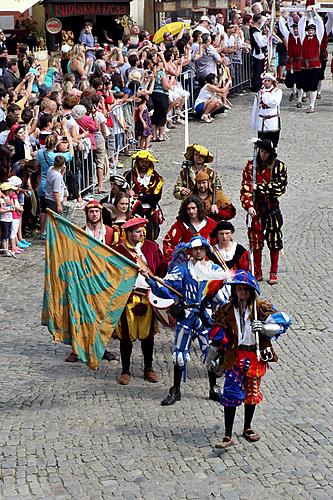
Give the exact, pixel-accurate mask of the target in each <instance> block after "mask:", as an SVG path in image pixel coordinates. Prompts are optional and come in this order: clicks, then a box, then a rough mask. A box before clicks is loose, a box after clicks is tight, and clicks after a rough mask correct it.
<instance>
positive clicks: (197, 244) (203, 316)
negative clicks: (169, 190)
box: [141, 236, 230, 406]
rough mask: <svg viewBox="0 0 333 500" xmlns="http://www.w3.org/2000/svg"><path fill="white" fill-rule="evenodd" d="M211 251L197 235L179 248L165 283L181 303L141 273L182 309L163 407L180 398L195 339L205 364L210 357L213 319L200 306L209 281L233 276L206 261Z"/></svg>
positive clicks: (144, 274)
mask: <svg viewBox="0 0 333 500" xmlns="http://www.w3.org/2000/svg"><path fill="white" fill-rule="evenodd" d="M208 251H211V246H210V245H209V243H208V241H207V240H206V239H205V238H203V237H202V236H195V237H193V238H192V239H191V240H190V241H189V243H187V244H180V245H178V247H177V248H176V250H175V252H174V256H173V259H172V262H171V263H170V266H169V271H168V274H167V275H166V276H165V278H164V280H163V281H164V283H165V284H166V285H169V286H171V287H173V288H174V289H175V290H176V291H177V292H178V293H181V294H182V295H183V299H181V303H179V296H178V295H177V294H176V293H174V292H173V291H171V290H170V289H169V288H167V287H166V286H162V285H160V284H158V283H157V282H156V281H154V279H151V278H149V275H148V273H147V272H146V271H141V273H142V274H143V276H144V277H145V278H146V279H147V283H148V284H149V286H150V287H151V290H152V292H153V293H154V294H155V295H157V296H158V297H162V298H166V299H174V300H175V301H176V302H178V308H179V310H178V315H177V316H178V317H177V323H176V335H175V339H174V344H173V363H174V381H173V386H172V387H171V388H170V390H169V394H168V396H167V397H166V398H165V399H163V401H162V402H161V404H162V406H170V405H173V404H174V403H175V402H176V401H180V399H181V394H180V385H181V379H182V376H183V375H184V379H185V378H186V364H187V362H188V361H189V360H190V356H189V352H190V349H191V344H192V340H193V339H194V338H197V339H198V342H199V347H200V350H201V353H202V358H203V360H204V361H205V359H206V356H207V351H208V331H209V329H210V325H211V317H210V315H209V311H208V310H206V308H205V307H201V303H202V300H203V298H204V295H205V292H206V287H207V284H208V282H209V281H210V280H225V279H226V278H228V277H229V276H230V272H229V271H228V272H226V271H223V270H222V269H221V268H220V266H218V265H217V264H214V263H213V262H212V261H210V260H207V259H206V255H207V252H208ZM188 252H190V254H191V257H190V258H188Z"/></svg>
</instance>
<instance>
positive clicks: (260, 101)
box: [251, 73, 282, 148]
mask: <svg viewBox="0 0 333 500" xmlns="http://www.w3.org/2000/svg"><path fill="white" fill-rule="evenodd" d="M281 100H282V90H280V89H279V87H278V82H277V79H276V78H275V76H274V75H272V73H264V74H263V75H262V88H261V89H260V90H259V92H258V93H257V95H256V96H255V98H254V102H253V109H252V116H251V126H252V128H253V129H255V130H256V131H257V133H258V137H259V139H269V140H270V141H272V142H273V144H274V147H275V148H276V147H277V145H278V142H279V138H280V130H281V120H280V103H281Z"/></svg>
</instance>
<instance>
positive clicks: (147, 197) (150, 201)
mask: <svg viewBox="0 0 333 500" xmlns="http://www.w3.org/2000/svg"><path fill="white" fill-rule="evenodd" d="M131 158H132V160H134V165H133V167H132V169H131V170H129V171H128V172H125V179H126V181H127V182H128V184H129V185H130V189H129V191H128V194H129V195H130V196H135V197H136V198H137V199H138V200H139V201H140V202H141V204H142V207H143V212H144V216H145V218H146V219H147V220H148V223H147V226H146V239H148V240H151V241H154V240H156V239H157V238H158V235H159V233H160V224H162V222H163V219H162V213H161V210H160V208H159V205H158V203H159V201H160V199H161V197H162V188H163V184H164V180H163V177H161V176H160V175H159V174H158V173H157V172H156V170H155V166H154V163H157V162H158V160H157V159H156V158H155V157H154V156H153V155H152V154H151V153H150V152H149V151H146V150H144V149H143V150H141V151H137V152H136V153H134V154H133V155H132V157H131Z"/></svg>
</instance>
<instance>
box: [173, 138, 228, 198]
mask: <svg viewBox="0 0 333 500" xmlns="http://www.w3.org/2000/svg"><path fill="white" fill-rule="evenodd" d="M184 156H185V161H184V162H183V164H182V169H181V171H180V173H179V175H178V178H177V181H176V184H175V186H174V188H173V195H174V197H175V198H176V199H177V200H183V199H184V198H186V197H187V196H189V195H190V194H191V193H192V192H193V189H194V186H195V176H196V175H197V173H198V172H207V173H208V175H209V179H210V181H211V183H212V184H211V185H212V187H214V189H216V190H218V189H220V190H222V183H221V181H220V178H219V176H218V175H217V173H216V171H215V170H214V169H213V168H212V167H209V166H208V163H212V161H213V160H214V157H213V155H212V154H211V153H210V152H209V150H208V149H207V148H205V147H204V146H201V144H190V145H189V146H187V149H186V153H185V155H184Z"/></svg>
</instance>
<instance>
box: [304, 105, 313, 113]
mask: <svg viewBox="0 0 333 500" xmlns="http://www.w3.org/2000/svg"><path fill="white" fill-rule="evenodd" d="M305 112H306V113H314V107H313V106H309V107H308V108H307V109H306V110H305Z"/></svg>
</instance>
